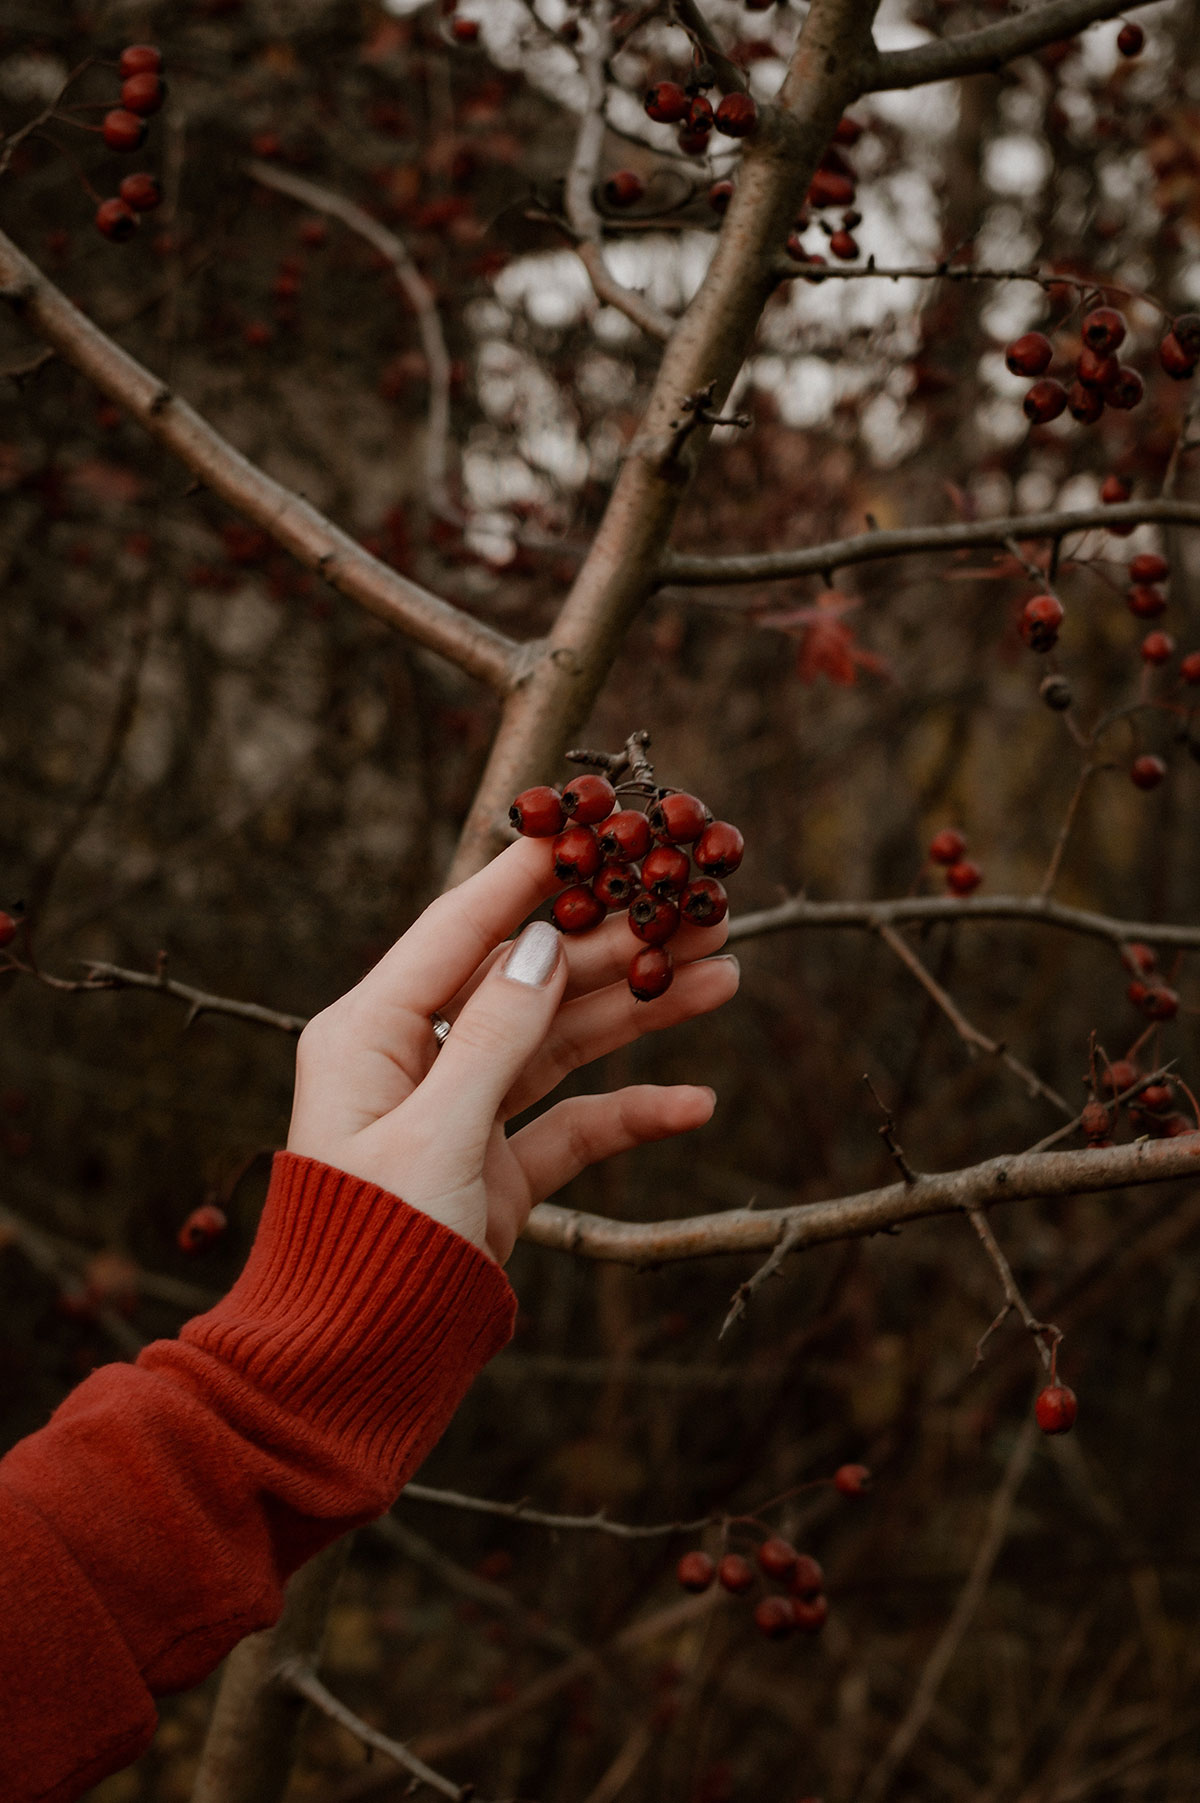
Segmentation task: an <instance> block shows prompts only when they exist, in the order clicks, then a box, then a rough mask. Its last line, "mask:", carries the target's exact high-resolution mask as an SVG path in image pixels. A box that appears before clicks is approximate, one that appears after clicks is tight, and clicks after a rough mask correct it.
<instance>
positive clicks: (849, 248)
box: [829, 231, 858, 263]
mask: <svg viewBox="0 0 1200 1803" xmlns="http://www.w3.org/2000/svg"><path fill="white" fill-rule="evenodd" d="M829 249H830V252H831V254H832V255H833V256H835V257H837V258H838V259H839V261H841V262H843V263H853V261H854V259H855V257H856V256H857V255H858V239H857V238H856V237H855V236H854V233H853V232H847V231H841V232H834V234H833V236H832V237H831V238H830V240H829Z"/></svg>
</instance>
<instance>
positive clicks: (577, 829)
mask: <svg viewBox="0 0 1200 1803" xmlns="http://www.w3.org/2000/svg"><path fill="white" fill-rule="evenodd" d="M551 850H552V851H553V853H554V874H555V876H556V877H557V878H558V880H559V882H560V883H586V882H587V880H588V878H589V877H592V876H595V874H596V872H597V871H598V870H599V868H600V863H601V857H600V847H599V845H598V844H597V843H596V835H595V833H594V832H593V831H592V829H591V827H590V826H569V827H567V829H566V831H565V832H561V833H559V835H558V837H557V839H555V841H554V844H553V846H552V847H551Z"/></svg>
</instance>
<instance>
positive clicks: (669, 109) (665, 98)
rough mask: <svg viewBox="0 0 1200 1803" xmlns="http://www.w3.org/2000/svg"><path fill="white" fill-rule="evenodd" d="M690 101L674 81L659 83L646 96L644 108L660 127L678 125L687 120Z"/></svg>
mask: <svg viewBox="0 0 1200 1803" xmlns="http://www.w3.org/2000/svg"><path fill="white" fill-rule="evenodd" d="M690 105H691V101H690V100H689V99H688V97H687V94H686V93H685V92H684V90H683V89H682V88H681V87H680V86H679V83H678V82H676V81H660V82H659V83H658V84H657V85H656V86H655V87H653V88H651V89H649V91H648V92H647V94H646V100H645V107H646V111H647V113H648V114H649V115H650V117H651V119H657V120H658V123H659V124H660V125H678V124H679V121H680V120H681V119H686V118H687V113H688V108H689V106H690Z"/></svg>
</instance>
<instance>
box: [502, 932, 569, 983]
mask: <svg viewBox="0 0 1200 1803" xmlns="http://www.w3.org/2000/svg"><path fill="white" fill-rule="evenodd" d="M561 946H562V940H561V938H560V937H559V933H558V928H557V927H553V926H551V924H550V922H549V921H548V920H531V921H530V923H529V925H528V926H527V927H526V928H525V931H524V932H523V933H522V934H521V935H520V937H519V938H518V939H517V941H516V943H515V944H514V945H513V948H512V950H511V952H509V954H508V957H507V958H506V959H505V963H504V974H505V976H506V977H507V978H508V979H509V981H510V982H512V983H528V984H529V986H530V988H531V989H540V988H541V986H542V984H543V983H546V982H548V981H549V979H550V976H551V974H552V972H553V970H554V967H555V966H556V964H557V963H558V954H559V949H560V947H561Z"/></svg>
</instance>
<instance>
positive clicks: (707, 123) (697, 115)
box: [683, 94, 715, 133]
mask: <svg viewBox="0 0 1200 1803" xmlns="http://www.w3.org/2000/svg"><path fill="white" fill-rule="evenodd" d="M683 123H684V124H685V125H686V126H687V128H688V130H689V131H702V132H705V133H708V132H710V131H711V130H712V128H713V125H714V123H715V115H714V113H713V110H712V101H711V100H706V99H705V97H704V95H703V94H693V96H692V100H691V104H690V105H689V107H688V110H687V117H686V118H685V119H684V121H683Z"/></svg>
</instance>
